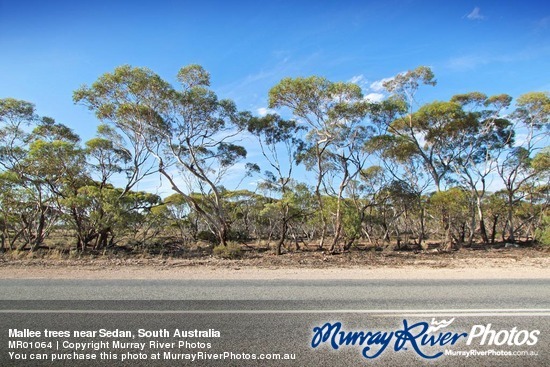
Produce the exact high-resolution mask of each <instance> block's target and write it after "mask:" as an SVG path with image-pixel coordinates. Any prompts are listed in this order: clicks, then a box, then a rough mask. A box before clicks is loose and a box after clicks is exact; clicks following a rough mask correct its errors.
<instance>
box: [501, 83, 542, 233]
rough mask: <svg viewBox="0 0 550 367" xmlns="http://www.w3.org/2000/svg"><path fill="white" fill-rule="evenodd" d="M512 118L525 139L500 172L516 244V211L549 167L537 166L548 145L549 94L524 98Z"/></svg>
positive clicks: (506, 158)
mask: <svg viewBox="0 0 550 367" xmlns="http://www.w3.org/2000/svg"><path fill="white" fill-rule="evenodd" d="M510 118H511V119H512V121H513V123H514V125H513V128H514V129H515V131H516V132H517V134H518V135H519V134H521V139H519V138H518V139H517V140H518V141H517V142H516V144H515V145H514V146H513V147H512V148H511V149H509V150H507V152H506V153H505V154H503V155H502V156H501V159H500V160H499V162H498V166H497V172H498V174H499V176H500V178H501V180H502V183H503V184H504V190H505V192H506V196H507V211H508V213H507V229H508V240H509V241H511V242H514V241H515V240H516V237H515V232H516V226H515V223H514V208H515V206H516V205H517V204H518V203H519V202H520V201H521V199H522V198H523V197H522V195H521V193H522V189H523V187H524V186H525V185H526V184H528V183H529V182H530V181H532V180H536V178H537V176H538V175H540V174H541V173H542V172H545V171H546V170H547V166H546V165H544V164H542V165H537V164H533V163H534V158H535V156H536V155H537V154H538V152H539V151H540V150H541V149H542V148H544V147H545V146H547V145H548V126H549V125H548V123H549V121H550V97H549V95H548V92H531V93H527V94H524V95H522V96H520V97H519V98H518V99H517V101H516V108H515V110H514V111H513V112H512V114H511V116H510ZM540 154H544V153H540ZM539 159H540V158H539ZM539 162H540V161H539Z"/></svg>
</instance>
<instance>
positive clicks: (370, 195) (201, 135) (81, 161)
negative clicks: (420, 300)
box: [0, 65, 550, 259]
mask: <svg viewBox="0 0 550 367" xmlns="http://www.w3.org/2000/svg"><path fill="white" fill-rule="evenodd" d="M177 80H178V82H179V85H178V87H174V86H172V85H171V84H170V83H168V82H166V81H164V80H162V79H161V78H160V77H159V76H158V75H156V74H155V73H154V72H152V71H151V70H148V69H145V68H133V67H130V66H122V67H119V68H116V69H115V70H114V72H112V73H106V74H104V75H103V76H101V77H100V78H99V79H98V80H97V81H96V82H95V83H93V84H92V85H91V86H83V87H82V88H80V89H78V90H77V91H75V93H74V100H75V102H76V103H78V104H81V105H84V106H85V107H87V108H89V109H90V110H91V111H93V112H94V113H95V114H96V116H97V118H98V119H99V121H100V125H99V127H98V130H97V135H96V136H95V137H94V138H92V139H90V140H88V141H86V142H82V141H81V139H80V137H79V136H78V134H77V132H75V131H73V130H71V129H69V128H68V127H67V126H66V125H64V124H62V123H59V122H56V121H55V120H53V119H52V118H49V117H43V116H38V115H37V114H36V110H35V106H34V105H33V104H32V103H30V102H27V101H22V100H16V99H13V98H5V99H0V246H1V247H0V248H1V250H2V251H3V252H10V256H11V258H21V257H26V256H35V255H38V254H41V255H40V256H43V257H44V258H50V259H58V258H66V257H75V256H80V255H82V254H86V253H90V254H94V255H98V256H102V255H106V254H113V253H120V254H125V255H128V256H130V255H131V256H136V254H151V255H160V256H164V255H167V256H183V257H189V258H194V257H198V258H201V257H207V256H209V255H214V256H215V257H219V258H223V259H239V258H242V257H244V256H245V255H246V253H247V252H249V251H248V250H251V249H253V250H255V251H256V253H257V254H260V253H262V252H266V254H272V253H275V254H277V255H284V254H292V253H297V252H308V251H311V252H312V251H316V250H318V251H319V252H324V253H326V254H342V253H346V254H348V253H350V252H351V253H353V252H367V251H369V252H370V250H373V251H374V252H373V253H376V252H379V251H378V250H388V251H391V250H401V251H406V250H410V251H415V252H425V251H426V250H433V249H436V248H438V249H441V250H454V249H459V248H464V247H470V248H475V247H476V246H477V247H480V246H481V247H483V248H488V247H498V246H504V244H505V243H512V244H516V243H519V244H524V245H529V246H532V245H537V244H542V245H545V246H548V245H550V220H549V218H550V214H549V213H548V204H549V203H550V202H549V197H550V196H549V194H550V186H549V183H550V182H549V178H550V158H549V157H550V151H549V150H548V149H549V148H548V137H549V134H548V132H549V128H548V126H549V125H548V123H549V118H550V97H549V94H548V92H532V93H527V94H525V95H522V96H519V97H518V98H517V99H516V100H515V101H514V100H513V98H512V97H511V96H507V95H504V94H503V95H497V96H486V95H484V94H482V93H479V92H473V93H467V94H460V95H456V96H454V97H452V98H451V99H450V100H448V101H434V102H430V103H426V104H423V105H417V103H416V101H417V100H418V98H416V96H417V94H419V93H421V92H422V88H425V87H431V86H435V85H436V80H435V76H434V75H433V73H432V71H431V70H430V69H429V68H427V67H419V68H416V69H414V70H411V71H409V72H407V73H402V74H399V75H397V76H395V77H394V78H392V79H390V80H388V81H387V82H386V83H385V88H386V90H385V93H386V98H385V99H383V100H382V101H381V102H372V101H369V100H366V99H365V98H363V95H362V91H361V88H360V87H359V86H357V85H355V84H353V83H348V82H331V81H329V80H326V79H325V78H322V77H317V76H314V77H309V78H286V79H283V80H281V82H280V83H278V84H277V85H276V86H274V87H273V88H272V89H271V90H270V91H269V102H270V108H271V109H277V111H278V112H280V114H275V113H272V114H268V115H267V116H264V117H257V116H253V115H252V114H251V113H249V112H241V111H238V110H237V107H236V105H235V104H234V103H233V102H231V101H229V100H224V99H220V98H218V96H217V95H216V94H215V93H214V92H213V91H212V90H211V89H210V88H209V85H210V76H209V74H208V73H207V72H206V71H205V70H204V69H203V68H202V67H200V66H198V65H191V66H187V67H184V68H182V69H181V70H180V71H179V73H178V74H177ZM283 116H286V117H283ZM243 137H246V139H247V140H246V142H247V143H246V144H244V143H243V141H245V139H244V138H243ZM250 142H254V145H252V144H251V143H250ZM251 149H255V150H256V152H257V154H256V155H257V156H261V157H262V158H261V159H260V160H258V161H256V162H249V161H247V158H246V157H247V150H251ZM297 171H298V172H302V173H301V174H297ZM235 172H237V173H238V174H240V176H239V178H238V180H242V179H244V178H246V177H252V180H254V182H255V183H256V184H257V187H256V189H255V190H254V191H249V190H243V189H235V190H230V189H228V188H227V187H229V186H231V183H230V182H228V180H229V179H228V177H230V176H231V177H233V179H234V177H235V175H236V173H235ZM303 172H307V174H308V177H310V178H312V179H311V181H308V182H301V181H300V180H299V179H298V177H303V176H304V175H303ZM150 177H155V178H156V179H157V180H159V179H160V178H162V181H163V182H164V183H167V184H168V185H169V187H171V188H172V189H173V193H172V194H170V195H168V196H166V197H160V196H159V195H156V194H154V193H151V192H148V191H140V190H138V189H137V187H138V186H137V184H138V183H141V182H144V181H145V179H147V178H150ZM140 187H143V185H142V186H140ZM258 244H261V245H258ZM270 248H271V249H273V251H266V249H270ZM266 256H267V255H266Z"/></svg>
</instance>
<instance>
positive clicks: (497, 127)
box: [451, 92, 515, 244]
mask: <svg viewBox="0 0 550 367" xmlns="http://www.w3.org/2000/svg"><path fill="white" fill-rule="evenodd" d="M451 101H452V102H456V103H459V104H460V105H461V106H462V108H463V109H468V110H467V111H465V112H466V113H467V114H468V115H469V116H470V118H471V119H470V121H471V124H472V125H471V131H470V132H469V134H465V135H464V136H463V137H460V139H459V141H458V142H456V149H457V150H458V155H457V159H455V160H454V162H453V167H454V172H455V173H456V175H457V177H458V179H459V180H460V182H461V183H462V184H463V185H464V186H465V187H467V188H468V189H469V190H470V192H471V194H472V198H473V200H474V201H475V204H476V205H475V207H473V208H475V210H474V212H473V215H472V216H471V223H470V227H471V229H472V230H471V231H470V236H469V239H468V242H469V244H471V243H472V242H473V239H474V234H475V231H474V228H475V227H476V216H477V222H478V228H479V232H480V235H481V239H482V241H483V243H485V244H487V243H489V236H488V234H487V229H486V225H485V214H484V207H483V200H484V198H485V195H486V192H487V185H488V184H489V182H488V181H489V180H490V179H491V175H492V174H493V173H494V172H495V169H496V164H497V162H498V158H499V155H500V153H501V152H502V151H503V150H504V149H505V148H506V147H509V146H511V145H512V144H513V142H514V135H515V132H514V130H513V129H512V124H511V122H510V121H509V120H508V119H505V118H503V117H502V113H503V111H504V110H505V109H506V108H508V107H509V106H510V102H511V101H512V97H510V96H508V95H506V94H501V95H496V96H492V97H487V96H486V95H485V94H483V93H479V92H472V93H467V94H459V95H455V96H453V97H452V98H451Z"/></svg>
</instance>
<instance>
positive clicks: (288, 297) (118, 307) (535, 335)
mask: <svg viewBox="0 0 550 367" xmlns="http://www.w3.org/2000/svg"><path fill="white" fill-rule="evenodd" d="M549 301H550V281H548V280H475V281H472V280H391V281H380V280H376V281H369V280H365V281H359V280H332V281H325V280H323V281H309V280H308V281H306V280H295V281H287V280H277V281H275V280H269V281H260V280H254V281H236V280H162V281H156V280H151V281H144V280H139V281H137V280H136V281H128V280H101V281H100V280H46V279H43V280H42V279H41V280H36V279H34V280H30V279H29V280H25V279H21V280H0V335H2V337H1V342H0V365H2V366H188V365H189V366H218V365H219V366H222V365H223V366H264V365H267V366H363V365H368V366H370V365H373V366H423V365H434V366H548V365H550V353H549V352H548V350H549V348H548V347H549V346H550V302H549ZM453 319H454V320H453ZM443 320H445V321H447V322H448V321H450V320H453V321H452V323H451V324H450V325H449V326H447V327H443V328H441V329H439V330H437V331H432V332H429V333H428V331H427V330H425V329H424V328H425V327H429V326H433V325H435V324H433V322H434V321H435V322H441V321H443ZM327 323H329V324H330V326H335V328H336V326H337V325H341V329H340V330H338V331H345V332H350V331H357V332H359V331H363V332H364V333H365V334H366V333H367V332H371V334H370V337H367V338H366V339H365V340H364V341H363V343H362V344H361V343H360V340H359V339H357V341H356V342H355V343H353V342H351V343H350V344H355V345H345V343H343V342H344V341H345V340H344V341H341V340H340V334H335V337H334V338H333V337H332V336H333V334H330V335H329V333H328V332H329V330H328V328H329V325H326V326H325V327H324V328H323V326H324V325H325V324H327ZM337 323H340V324H337ZM432 324H433V325H432ZM415 325H416V326H415ZM316 328H317V329H316ZM10 329H11V331H12V335H11V336H10V334H9V331H10ZM15 329H17V331H19V332H23V333H24V332H25V329H28V330H30V331H33V332H38V331H39V332H41V336H39V337H31V336H29V335H28V334H26V335H22V336H21V335H16V334H15V331H14V330H15ZM46 329H47V330H50V331H51V330H54V331H62V332H68V336H49V337H46V336H45V335H44V332H45V331H44V330H46ZM140 329H141V330H143V332H142V333H145V334H144V335H142V336H140V335H139V330H140ZM195 329H197V330H200V331H209V332H210V334H208V335H207V336H205V337H195V336H190V335H187V336H184V335H176V330H181V331H194V330H195ZM101 330H105V331H101ZM116 330H118V331H116ZM159 330H161V331H159ZM164 330H166V332H164ZM316 330H320V331H324V332H326V333H324V334H323V333H317V334H316V332H315V331H316ZM75 331H88V332H94V331H95V332H96V335H95V337H92V336H85V335H84V336H82V337H75V335H74V332H75ZM120 331H125V332H127V333H128V335H115V336H113V335H110V336H109V335H104V336H101V337H100V336H99V334H100V333H104V334H105V333H107V332H111V333H113V334H114V333H116V332H119V333H120ZM335 331H336V330H332V332H333V333H334V332H335ZM146 332H151V334H152V333H153V332H158V333H159V334H158V336H156V337H153V336H149V335H146ZM216 332H219V336H217V335H215V334H216ZM162 333H164V334H163V335H164V336H163V335H161V334H162ZM180 334H184V333H180ZM425 334H426V337H425V338H424V339H422V337H423V336H424V335H425ZM463 334H467V335H463ZM476 334H479V336H475V335H476ZM166 335H168V336H166ZM344 335H346V334H344ZM446 335H447V336H446ZM461 335H462V336H461ZM484 335H485V340H483V337H484ZM323 336H326V338H324V339H323ZM430 336H431V337H432V338H431V339H430V338H429V337H430ZM453 337H455V338H456V342H455V343H452V338H453ZM469 338H471V340H470V344H469V345H468V344H467V342H468V341H469ZM491 338H492V339H493V340H491ZM10 341H11V342H12V344H11V346H10V344H9V342H10ZM100 341H103V342H106V343H108V345H103V346H101V345H98V344H97V343H98V342H100ZM331 341H334V343H335V345H334V346H332V345H331ZM16 342H20V343H19V344H15V343H16ZM25 342H30V344H23V343H25ZM43 342H45V343H49V342H51V343H52V344H51V345H49V344H42V343H43ZM115 342H128V343H137V344H129V345H127V346H126V347H123V346H120V347H119V346H117V345H116V344H115ZM151 342H153V344H155V343H154V342H161V343H163V344H162V345H158V344H156V345H153V344H150V343H151ZM180 342H181V343H182V344H181V346H180V344H179V343H180ZM348 342H349V341H348ZM76 343H84V344H80V345H77V344H76ZM86 343H88V344H86ZM90 343H96V344H90ZM141 343H145V344H143V345H142V344H141ZM171 343H175V344H171ZM316 343H317V344H318V346H317V347H316V348H313V347H312V344H316ZM208 344H209V345H208ZM340 344H344V345H340ZM359 344H361V345H359ZM490 344H492V345H490ZM498 344H500V345H498ZM18 345H19V347H18ZM81 346H84V348H87V349H84V350H79V348H80V347H81ZM142 347H143V349H142ZM335 347H337V348H338V349H337V350H335V349H334V348H335ZM94 348H96V349H94ZM377 352H380V354H379V356H378V357H376V358H371V359H369V358H365V357H364V356H363V353H364V354H365V355H366V356H370V357H372V356H373V355H375V354H376V353H377ZM465 352H470V355H469V356H467V357H466V356H463V355H456V354H460V353H465ZM10 353H12V354H11V355H10ZM74 353H76V354H74ZM86 353H88V357H90V355H94V356H95V357H96V358H97V359H96V360H95V361H94V360H84V361H82V360H74V359H64V360H61V361H51V358H52V356H53V355H57V356H58V358H75V357H80V356H82V355H83V354H86ZM224 353H227V354H226V355H224ZM439 353H443V355H441V356H439V357H436V358H433V359H426V358H423V357H422V356H421V354H423V355H424V356H425V357H432V356H437V355H438V354H439ZM445 353H447V354H449V353H454V354H455V355H446V354H445ZM483 353H485V354H486V355H483ZM510 353H512V354H527V355H521V356H520V355H513V356H509V355H507V354H510ZM273 354H275V355H276V356H280V357H282V358H284V357H288V358H293V359H289V360H273V359H261V360H260V359H259V358H268V357H271V358H276V356H273ZM285 354H287V355H286V356H285ZM474 354H476V355H474ZM535 354H536V355H535ZM115 356H116V358H117V359H116V360H115V359H113V358H115ZM156 356H159V357H160V360H158V361H157V360H153V359H152V358H154V357H156ZM216 356H217V357H220V358H221V359H217V360H216V359H211V358H215V357H216ZM18 357H19V358H25V357H26V358H27V359H17V358H18ZM38 357H45V358H47V360H36V359H31V358H38ZM123 357H124V358H126V360H125V361H122V360H121V359H122V358H123ZM168 357H170V358H173V357H181V358H193V357H194V358H196V360H195V361H192V360H191V359H189V360H186V359H178V360H175V359H168ZM254 357H256V358H257V359H253V358H254ZM139 358H143V359H139ZM198 358H201V359H198Z"/></svg>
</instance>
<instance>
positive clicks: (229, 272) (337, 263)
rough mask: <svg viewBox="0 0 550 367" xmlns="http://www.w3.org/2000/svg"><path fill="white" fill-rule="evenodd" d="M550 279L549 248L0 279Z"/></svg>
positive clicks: (150, 266)
mask: <svg viewBox="0 0 550 367" xmlns="http://www.w3.org/2000/svg"><path fill="white" fill-rule="evenodd" d="M23 278H43V279H550V253H549V252H548V251H546V250H544V251H539V250H525V249H522V250H521V251H520V250H514V249H511V250H500V251H476V252H466V251H459V252H455V253H448V254H410V253H408V254H407V253H406V254H395V253H390V254H357V253H355V254H350V255H349V256H347V255H345V254H344V255H338V256H330V255H329V256H327V255H325V254H323V253H307V254H287V255H284V256H270V255H263V256H248V257H247V258H245V259H241V260H222V259H216V258H212V257H210V258H199V259H174V258H161V257H150V258H131V257H126V258H102V257H100V258H91V259H90V258H84V259H61V260H59V259H57V260H53V259H27V258H24V259H6V258H4V257H2V258H0V279H23Z"/></svg>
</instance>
